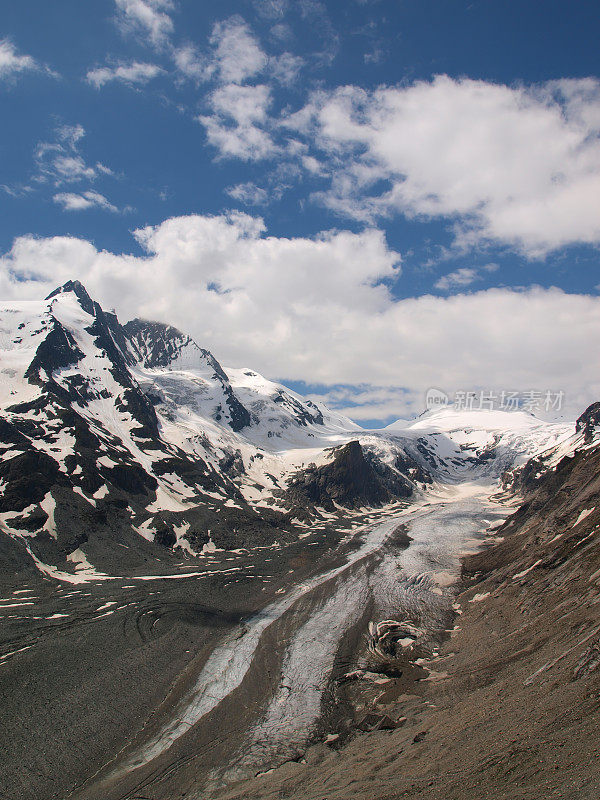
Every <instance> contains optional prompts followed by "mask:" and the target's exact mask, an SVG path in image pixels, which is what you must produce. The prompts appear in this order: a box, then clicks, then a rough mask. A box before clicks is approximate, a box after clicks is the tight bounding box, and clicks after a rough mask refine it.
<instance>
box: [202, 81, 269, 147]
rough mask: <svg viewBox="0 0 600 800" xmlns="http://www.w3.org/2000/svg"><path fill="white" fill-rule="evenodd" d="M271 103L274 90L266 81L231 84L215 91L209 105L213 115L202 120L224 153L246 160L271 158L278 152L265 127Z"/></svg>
mask: <svg viewBox="0 0 600 800" xmlns="http://www.w3.org/2000/svg"><path fill="white" fill-rule="evenodd" d="M271 102H272V99H271V90H270V88H269V87H268V86H266V85H264V84H259V85H257V86H239V85H238V84H236V83H229V84H226V85H224V86H219V87H218V88H217V89H215V90H214V91H213V92H212V93H211V95H210V97H209V99H208V104H209V107H210V109H211V111H212V114H210V115H200V116H199V117H198V120H199V122H201V123H202V125H203V126H204V128H205V130H206V136H207V139H208V141H209V143H210V144H212V145H214V146H215V147H216V148H217V149H218V150H219V153H220V155H221V156H235V157H237V158H241V159H244V160H258V159H261V158H266V157H271V156H273V155H274V153H275V152H276V151H277V147H276V146H275V143H274V142H273V139H272V138H271V135H270V133H269V132H268V131H267V130H266V128H265V124H266V122H267V121H268V110H269V107H270V105H271Z"/></svg>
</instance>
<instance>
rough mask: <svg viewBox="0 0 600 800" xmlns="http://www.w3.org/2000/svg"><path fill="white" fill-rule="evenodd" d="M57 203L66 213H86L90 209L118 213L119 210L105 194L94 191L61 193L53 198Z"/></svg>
mask: <svg viewBox="0 0 600 800" xmlns="http://www.w3.org/2000/svg"><path fill="white" fill-rule="evenodd" d="M52 199H53V200H54V202H55V203H58V204H59V205H61V206H62V207H63V208H64V209H65V211H85V210H87V209H89V208H103V209H104V210H105V211H113V212H117V211H118V210H119V209H118V208H117V207H116V206H115V205H113V204H112V203H111V202H109V201H108V200H107V199H106V197H105V196H104V195H103V194H100V193H99V192H94V191H91V190H90V191H87V192H82V193H81V194H77V193H76V192H59V193H58V194H55V195H54V197H53V198H52Z"/></svg>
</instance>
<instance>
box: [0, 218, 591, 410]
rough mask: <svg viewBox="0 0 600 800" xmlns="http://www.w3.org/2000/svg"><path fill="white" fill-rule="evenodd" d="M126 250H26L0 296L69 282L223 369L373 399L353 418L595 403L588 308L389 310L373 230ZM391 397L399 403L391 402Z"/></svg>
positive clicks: (232, 237)
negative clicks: (180, 335)
mask: <svg viewBox="0 0 600 800" xmlns="http://www.w3.org/2000/svg"><path fill="white" fill-rule="evenodd" d="M136 238H137V240H138V241H139V243H140V245H141V246H142V247H143V248H144V250H145V255H144V256H142V257H138V256H132V255H126V254H113V253H110V252H107V251H98V250H96V248H95V247H94V246H93V245H92V244H91V243H90V242H87V241H82V240H79V239H75V238H71V237H53V238H46V239H40V238H34V237H20V238H18V239H16V240H15V242H14V245H13V248H12V250H11V251H10V253H8V254H7V255H6V256H4V258H2V259H0V296H4V297H16V296H20V297H40V296H42V295H43V294H44V292H48V291H49V290H50V289H51V288H53V287H54V286H55V285H57V284H59V283H62V282H64V281H65V280H67V279H69V278H78V279H79V280H81V281H83V282H84V283H85V284H86V285H87V286H88V289H89V290H90V292H91V293H92V294H94V295H95V296H96V297H97V299H98V300H99V301H100V302H101V303H103V304H104V305H105V306H107V307H110V306H115V307H116V308H117V310H118V312H119V314H120V315H121V317H122V318H123V319H127V318H129V317H132V316H136V315H141V316H145V317H149V318H155V319H160V320H164V321H166V322H170V323H172V324H175V325H177V326H178V327H180V328H182V329H184V330H186V331H189V332H190V333H191V334H192V335H193V336H194V337H195V338H196V339H197V340H198V342H199V343H200V344H201V345H202V346H204V347H207V348H209V349H211V350H213V351H214V353H215V355H216V356H217V357H218V358H219V359H221V360H223V361H224V362H225V363H229V364H233V365H237V366H249V367H252V368H253V369H257V370H259V371H261V372H263V373H265V374H266V375H268V376H270V377H279V378H287V379H293V380H305V381H307V382H309V383H315V384H329V385H330V384H333V383H336V384H352V385H355V384H361V385H362V388H360V390H359V392H366V391H369V392H379V396H372V397H371V399H370V400H369V398H368V397H363V398H362V400H361V399H360V398H359V400H360V401H361V403H362V410H359V411H357V412H356V413H355V415H356V416H357V417H358V416H360V415H362V418H364V417H366V416H379V413H372V412H373V410H376V408H379V411H380V412H381V413H383V412H384V411H385V414H386V415H387V413H388V412H389V413H390V414H391V413H394V411H393V410H390V409H392V406H393V405H394V404H395V407H396V409H397V410H396V412H395V413H397V414H398V415H399V416H402V415H403V414H405V413H407V412H408V411H410V410H413V411H417V410H420V408H421V407H422V402H423V401H422V397H423V395H424V393H425V391H426V389H427V388H429V387H430V386H438V387H440V388H442V389H444V390H445V391H448V392H454V391H457V390H467V389H477V388H482V389H486V390H497V391H500V390H502V389H504V390H507V391H508V390H510V391H512V390H522V391H525V390H528V389H538V390H545V389H552V390H563V391H564V392H565V393H566V401H567V405H568V409H567V410H568V413H570V414H575V413H576V412H577V411H581V410H582V408H584V407H585V406H586V404H588V403H589V402H591V401H593V400H597V399H598V398H599V397H600V380H599V379H598V378H597V376H596V375H595V373H594V372H593V370H592V372H590V365H591V364H594V363H595V361H596V359H597V353H596V351H597V341H598V336H599V334H600V298H598V297H597V296H594V297H592V296H587V295H577V294H567V293H565V292H563V291H561V290H559V289H542V288H540V287H532V288H530V289H527V290H523V291H514V290H510V289H488V290H485V291H479V292H473V293H470V294H458V295H454V296H450V297H440V296H437V297H434V296H423V297H419V298H408V299H402V300H395V299H394V298H393V296H392V295H391V294H390V292H389V290H388V289H387V288H386V283H387V282H389V281H392V280H394V278H395V276H396V275H397V274H398V263H399V256H398V254H397V253H394V252H393V251H392V250H390V248H389V247H388V246H387V244H386V241H385V238H384V236H383V234H382V233H381V232H380V231H378V230H374V229H370V230H366V231H364V232H362V233H350V232H347V231H334V232H328V233H323V234H321V235H320V236H318V237H315V238H312V239H309V238H304V237H294V238H278V237H274V236H268V235H266V233H265V230H264V224H263V223H262V220H260V219H257V218H254V217H251V216H248V215H246V214H239V213H237V214H230V215H225V216H217V217H206V216H188V217H177V218H173V219H168V220H166V221H165V222H163V223H162V224H160V225H157V226H156V227H149V228H145V229H143V230H141V231H137V232H136ZM382 281H384V283H382ZM215 289H216V291H215ZM364 384H370V387H369V388H368V389H367V388H366V387H365V386H364ZM393 386H400V387H402V388H403V389H404V390H405V392H403V393H402V394H401V395H400V394H399V395H398V398H397V401H394V400H393V398H391V396H390V391H391V390H390V387H393ZM351 400H352V397H351V396H350V397H349V400H348V401H345V400H343V403H345V404H346V405H348V406H350V405H351ZM369 403H371V406H372V407H371V408H369Z"/></svg>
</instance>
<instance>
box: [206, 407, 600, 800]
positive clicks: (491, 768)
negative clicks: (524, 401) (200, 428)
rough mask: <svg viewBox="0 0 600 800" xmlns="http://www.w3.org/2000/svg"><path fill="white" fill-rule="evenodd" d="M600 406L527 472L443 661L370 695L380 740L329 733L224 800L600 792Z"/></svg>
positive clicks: (469, 577) (470, 579)
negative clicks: (563, 451)
mask: <svg viewBox="0 0 600 800" xmlns="http://www.w3.org/2000/svg"><path fill="white" fill-rule="evenodd" d="M596 412H597V404H596V405H595V406H591V407H590V408H589V409H588V410H587V411H586V412H585V413H584V414H583V415H582V417H580V419H579V420H578V422H577V429H576V431H575V432H574V433H573V435H572V439H571V441H570V445H571V451H570V454H569V455H563V456H562V458H560V459H559V461H558V463H554V464H550V465H548V464H547V465H546V467H545V468H544V469H543V471H541V470H540V461H539V459H535V461H534V462H530V463H526V464H525V465H524V466H523V469H522V473H523V474H524V475H532V474H534V475H535V476H536V477H535V481H534V483H533V484H530V485H529V488H527V485H528V484H527V481H523V480H521V481H520V482H519V484H518V485H519V488H520V489H521V490H522V491H525V496H524V498H523V500H524V502H522V504H520V505H519V507H518V509H517V511H516V512H515V513H513V514H512V515H511V516H510V517H509V518H508V519H507V520H506V521H505V522H504V523H503V524H502V525H501V526H499V527H497V528H495V529H494V530H491V531H490V532H489V537H488V541H487V544H486V546H485V547H484V548H483V549H482V550H480V551H479V552H478V553H477V554H476V555H472V556H469V557H468V558H466V559H465V561H464V567H463V581H462V587H461V588H460V594H459V595H458V596H457V598H456V603H455V610H456V616H455V620H454V625H453V626H452V625H451V628H452V629H451V630H449V631H448V637H447V641H446V643H445V644H444V645H443V647H442V649H441V652H440V653H439V655H436V656H435V657H428V658H426V659H424V660H421V661H419V662H418V670H417V665H416V664H415V668H414V669H413V670H412V676H411V674H410V671H407V672H406V674H405V675H404V676H400V677H395V678H394V677H392V678H389V679H388V680H387V681H386V680H383V681H381V680H380V681H379V682H378V683H377V684H376V685H375V686H374V687H373V684H371V688H370V689H366V690H364V692H363V702H366V711H367V712H368V713H367V714H366V716H365V717H364V725H363V730H364V731H371V732H368V733H361V732H359V731H358V730H357V731H356V733H355V735H354V737H353V738H351V739H350V741H347V742H346V743H345V744H344V745H343V746H342V747H341V748H340V747H339V744H338V742H337V740H333V739H332V737H330V739H331V741H329V740H328V743H323V744H320V745H316V746H314V747H312V748H310V749H309V750H308V751H307V752H306V753H305V755H304V757H303V758H301V759H299V760H298V761H294V762H288V763H287V764H285V765H283V766H282V767H279V768H277V769H276V770H274V771H273V772H271V773H270V774H268V775H264V776H261V777H260V778H257V779H255V780H251V781H245V782H243V783H240V784H239V785H237V786H235V787H230V788H229V789H227V790H225V791H223V792H221V793H219V794H218V795H215V796H218V797H219V798H222V799H224V798H227V800H233V798H240V797H244V798H252V799H253V800H267V799H270V798H277V797H282V796H285V797H289V798H302V800H317V799H318V798H324V797H327V798H328V800H349V798H359V799H360V798H365V799H366V798H372V797H374V796H375V797H378V798H382V800H392V798H394V800H395V798H399V797H402V798H414V800H417V798H419V799H421V798H427V800H442V799H443V800H446V799H447V798H448V797H451V798H453V799H454V800H472V799H473V798H474V797H485V798H486V800H487V799H489V800H496V799H498V800H500V798H516V797H518V798H519V799H520V800H521V799H522V800H537V798H539V797H560V798H564V799H565V800H576V799H577V800H595V798H597V797H598V796H599V793H600V777H599V773H598V769H597V761H598V753H599V746H598V738H597V725H598V713H599V712H600V625H599V622H598V604H599V603H600V536H599V530H600V446H599V445H598V443H597V440H596V444H594V440H595V438H596V436H597V430H598V418H597V413H596ZM574 442H578V443H579V447H578V448H577V449H575V450H573V449H572V446H573V443H574ZM563 444H564V447H565V448H566V443H563ZM550 449H551V450H554V448H550ZM553 456H554V457H555V458H556V452H554V453H553ZM548 459H550V453H548ZM538 473H540V474H538ZM415 670H417V671H416V672H415Z"/></svg>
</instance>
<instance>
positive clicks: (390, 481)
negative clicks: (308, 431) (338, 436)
mask: <svg viewBox="0 0 600 800" xmlns="http://www.w3.org/2000/svg"><path fill="white" fill-rule="evenodd" d="M334 453H335V456H334V459H333V461H332V462H331V463H329V464H325V465H323V466H321V467H317V466H315V465H314V464H311V465H310V466H309V467H308V468H307V469H305V470H302V471H301V472H300V473H299V474H297V475H296V476H294V478H292V480H291V481H290V482H289V485H288V494H289V496H290V497H291V498H292V499H293V500H295V501H296V502H298V503H300V504H302V503H305V504H306V503H308V504H311V505H316V506H322V507H324V508H333V504H334V503H337V504H338V505H342V506H345V507H346V508H359V507H360V506H378V505H383V504H384V503H389V502H390V501H392V500H397V499H399V498H401V497H409V496H410V494H411V493H412V487H411V485H410V483H409V482H408V481H407V480H406V479H405V478H404V477H403V476H402V475H399V474H398V473H396V472H394V470H392V469H391V468H389V467H387V465H385V464H383V463H382V462H377V465H376V466H375V465H374V462H373V461H372V460H371V459H369V458H367V457H365V453H364V451H363V448H362V447H361V445H360V442H358V441H352V442H348V444H347V445H344V446H343V447H339V448H336V449H335V450H334Z"/></svg>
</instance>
